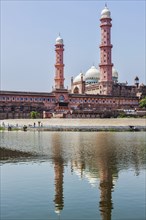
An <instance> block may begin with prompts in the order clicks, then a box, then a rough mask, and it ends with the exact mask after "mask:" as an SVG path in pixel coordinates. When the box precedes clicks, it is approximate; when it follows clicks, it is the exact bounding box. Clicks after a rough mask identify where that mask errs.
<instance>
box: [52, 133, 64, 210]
mask: <svg viewBox="0 0 146 220" xmlns="http://www.w3.org/2000/svg"><path fill="white" fill-rule="evenodd" d="M58 135H59V134H54V138H53V145H52V146H53V150H52V151H53V154H54V155H53V158H54V159H53V162H54V174H55V178H54V179H55V183H54V185H55V198H54V203H55V212H56V213H57V214H60V212H61V211H62V210H63V207H64V200H63V173H64V161H63V158H62V152H61V144H60V140H58V138H59V137H58Z"/></svg>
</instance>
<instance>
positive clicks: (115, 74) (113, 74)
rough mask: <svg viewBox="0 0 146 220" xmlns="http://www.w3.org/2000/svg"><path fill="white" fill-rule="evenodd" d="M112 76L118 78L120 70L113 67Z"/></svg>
mask: <svg viewBox="0 0 146 220" xmlns="http://www.w3.org/2000/svg"><path fill="white" fill-rule="evenodd" d="M112 77H115V78H118V72H117V70H116V69H115V68H114V67H113V68H112Z"/></svg>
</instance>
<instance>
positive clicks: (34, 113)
mask: <svg viewBox="0 0 146 220" xmlns="http://www.w3.org/2000/svg"><path fill="white" fill-rule="evenodd" d="M39 116H40V113H39V112H37V111H32V112H30V117H31V118H33V119H34V118H38V117H39Z"/></svg>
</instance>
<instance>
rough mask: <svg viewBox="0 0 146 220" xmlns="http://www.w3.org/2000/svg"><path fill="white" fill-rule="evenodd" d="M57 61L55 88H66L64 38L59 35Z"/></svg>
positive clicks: (56, 48) (56, 47) (56, 49)
mask: <svg viewBox="0 0 146 220" xmlns="http://www.w3.org/2000/svg"><path fill="white" fill-rule="evenodd" d="M55 51H56V63H55V78H54V80H55V89H64V64H63V51H64V44H63V39H62V38H61V37H60V35H59V37H57V39H56V44H55Z"/></svg>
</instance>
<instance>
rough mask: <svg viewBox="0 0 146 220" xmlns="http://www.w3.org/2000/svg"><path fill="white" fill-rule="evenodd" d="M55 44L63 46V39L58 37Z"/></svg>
mask: <svg viewBox="0 0 146 220" xmlns="http://www.w3.org/2000/svg"><path fill="white" fill-rule="evenodd" d="M56 44H63V39H62V38H61V37H60V36H59V37H57V38H56Z"/></svg>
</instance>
